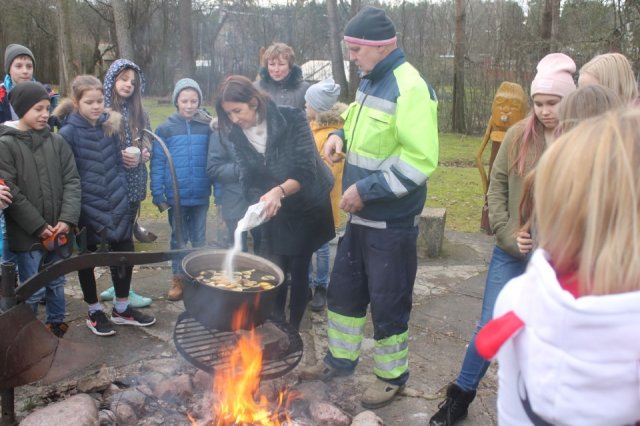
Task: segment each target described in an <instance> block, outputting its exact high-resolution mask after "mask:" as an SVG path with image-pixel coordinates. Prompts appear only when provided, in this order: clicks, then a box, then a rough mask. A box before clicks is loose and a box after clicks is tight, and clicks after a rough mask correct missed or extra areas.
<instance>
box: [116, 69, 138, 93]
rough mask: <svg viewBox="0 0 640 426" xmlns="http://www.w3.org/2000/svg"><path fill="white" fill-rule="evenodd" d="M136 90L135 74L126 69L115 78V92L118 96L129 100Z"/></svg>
mask: <svg viewBox="0 0 640 426" xmlns="http://www.w3.org/2000/svg"><path fill="white" fill-rule="evenodd" d="M135 89H136V72H135V71H134V70H132V69H131V68H127V69H125V70H124V71H122V72H121V73H120V74H118V77H116V84H115V90H116V93H117V94H118V96H120V97H121V98H123V99H129V97H131V95H133V92H134V91H135Z"/></svg>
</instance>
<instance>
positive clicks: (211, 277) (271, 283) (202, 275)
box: [195, 269, 276, 291]
mask: <svg viewBox="0 0 640 426" xmlns="http://www.w3.org/2000/svg"><path fill="white" fill-rule="evenodd" d="M195 278H196V280H197V281H198V282H200V283H202V284H204V285H208V286H210V287H216V288H220V289H224V290H230V291H262V290H270V289H272V288H274V287H275V286H276V277H274V276H273V275H264V273H263V272H260V271H256V270H255V269H248V270H246V271H236V272H234V273H233V279H231V280H230V279H229V278H228V277H227V271H225V270H220V271H216V270H214V269H204V270H202V271H200V272H199V273H198V274H196V275H195Z"/></svg>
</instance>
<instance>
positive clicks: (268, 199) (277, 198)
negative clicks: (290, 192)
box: [260, 186, 284, 220]
mask: <svg viewBox="0 0 640 426" xmlns="http://www.w3.org/2000/svg"><path fill="white" fill-rule="evenodd" d="M283 198H284V194H283V193H282V190H281V189H280V187H278V186H276V187H274V188H271V191H269V192H267V193H266V194H264V195H263V196H262V197H260V201H262V202H264V211H265V217H266V218H267V220H269V219H271V218H272V217H274V216H275V215H276V214H277V213H278V211H279V210H280V207H282V199H283Z"/></svg>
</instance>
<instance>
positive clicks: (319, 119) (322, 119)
mask: <svg viewBox="0 0 640 426" xmlns="http://www.w3.org/2000/svg"><path fill="white" fill-rule="evenodd" d="M346 109H347V104H344V103H342V102H336V103H335V104H334V105H333V106H332V107H331V109H330V110H329V111H324V112H318V113H317V115H316V119H315V120H314V121H315V122H316V124H317V125H318V126H321V127H326V126H342V124H343V123H344V120H343V118H342V117H341V115H342V113H343V112H345V111H346Z"/></svg>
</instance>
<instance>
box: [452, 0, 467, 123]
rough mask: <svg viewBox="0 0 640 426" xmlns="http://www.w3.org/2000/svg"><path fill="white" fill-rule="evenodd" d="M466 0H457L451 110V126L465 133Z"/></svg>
mask: <svg viewBox="0 0 640 426" xmlns="http://www.w3.org/2000/svg"><path fill="white" fill-rule="evenodd" d="M465 21H466V13H465V0H456V31H455V45H454V51H453V56H454V63H453V108H452V110H451V127H452V128H453V131H454V132H458V133H464V132H465V131H466V123H465V120H464V57H465V54H466V48H465V47H466V43H465Z"/></svg>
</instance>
